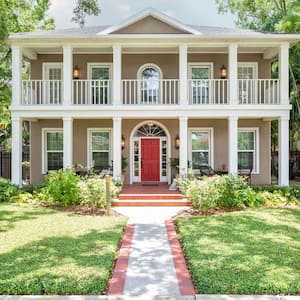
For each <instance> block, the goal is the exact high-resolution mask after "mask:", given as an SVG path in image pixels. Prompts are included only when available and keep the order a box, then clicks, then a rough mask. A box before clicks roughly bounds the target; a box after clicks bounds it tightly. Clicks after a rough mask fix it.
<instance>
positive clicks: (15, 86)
mask: <svg viewBox="0 0 300 300" xmlns="http://www.w3.org/2000/svg"><path fill="white" fill-rule="evenodd" d="M21 85H22V48H21V47H19V46H12V105H19V104H21V95H22V93H21Z"/></svg>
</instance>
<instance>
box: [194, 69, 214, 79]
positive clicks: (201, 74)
mask: <svg viewBox="0 0 300 300" xmlns="http://www.w3.org/2000/svg"><path fill="white" fill-rule="evenodd" d="M209 78H210V68H209V67H193V68H192V79H209Z"/></svg>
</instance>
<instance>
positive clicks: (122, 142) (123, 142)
mask: <svg viewBox="0 0 300 300" xmlns="http://www.w3.org/2000/svg"><path fill="white" fill-rule="evenodd" d="M121 147H122V150H124V148H125V138H124V135H122V140H121Z"/></svg>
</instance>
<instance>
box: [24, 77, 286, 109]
mask: <svg viewBox="0 0 300 300" xmlns="http://www.w3.org/2000/svg"><path fill="white" fill-rule="evenodd" d="M185 84H186V87H187V96H186V97H187V99H188V102H187V103H188V104H189V105H220V104H232V101H231V99H230V97H229V80H228V79H189V80H187V82H185ZM180 88H181V82H180V80H179V79H162V80H153V79H151V80H137V79H124V80H121V84H120V89H121V92H120V95H121V104H122V105H180V104H181V101H180ZM63 89H64V86H63V81H62V80H23V82H22V102H21V103H22V105H61V104H64V99H63V97H64V96H63V95H64V93H63ZM236 93H237V99H238V104H241V105H243V104H252V105H260V104H281V103H280V81H279V79H238V80H237V82H236ZM71 94H72V101H71V104H72V105H95V106H105V105H113V104H114V90H113V81H112V80H73V81H72V91H71Z"/></svg>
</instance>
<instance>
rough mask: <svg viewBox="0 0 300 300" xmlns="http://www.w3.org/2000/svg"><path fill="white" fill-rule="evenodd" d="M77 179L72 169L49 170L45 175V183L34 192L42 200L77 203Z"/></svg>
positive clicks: (60, 203)
mask: <svg viewBox="0 0 300 300" xmlns="http://www.w3.org/2000/svg"><path fill="white" fill-rule="evenodd" d="M79 181H80V177H79V176H77V175H76V174H75V173H74V171H73V170H71V169H64V170H59V171H51V172H49V174H48V175H47V176H46V185H45V187H44V188H42V189H41V190H40V192H37V193H36V196H37V197H38V199H39V200H40V201H42V202H46V203H50V204H56V205H61V206H69V205H76V204H79V193H80V188H79V184H78V183H79Z"/></svg>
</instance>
